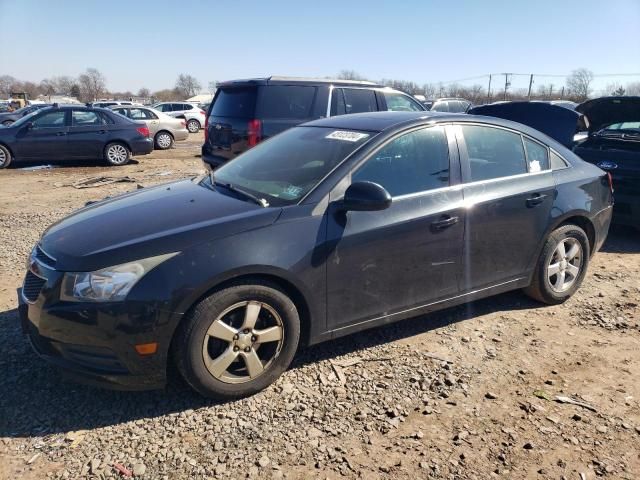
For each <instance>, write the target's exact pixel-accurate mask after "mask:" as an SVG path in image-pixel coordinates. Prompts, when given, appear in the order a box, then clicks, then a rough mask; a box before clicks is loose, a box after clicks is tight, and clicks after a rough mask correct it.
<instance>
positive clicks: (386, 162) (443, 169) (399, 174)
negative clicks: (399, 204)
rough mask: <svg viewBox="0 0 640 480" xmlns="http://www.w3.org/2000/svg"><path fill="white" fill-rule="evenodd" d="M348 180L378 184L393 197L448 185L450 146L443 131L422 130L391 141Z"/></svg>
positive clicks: (440, 128) (437, 128)
mask: <svg viewBox="0 0 640 480" xmlns="http://www.w3.org/2000/svg"><path fill="white" fill-rule="evenodd" d="M351 181H352V182H358V181H369V182H374V183H378V184H380V185H382V186H383V187H384V188H386V189H387V191H388V192H389V193H390V194H391V196H393V197H397V196H400V195H408V194H411V193H418V192H424V191H427V190H433V189H436V188H442V187H446V186H448V185H449V147H448V145H447V137H446V134H445V131H444V128H443V127H437V126H436V127H429V128H423V129H420V130H415V131H413V132H410V133H406V134H404V135H401V136H400V137H398V138H396V139H394V140H392V141H391V142H389V143H388V144H387V145H385V146H384V147H382V148H381V149H380V150H378V152H376V153H375V154H373V156H372V157H371V158H369V159H368V160H367V161H366V162H365V164H364V165H363V166H362V167H360V168H359V169H358V170H357V171H356V172H355V173H354V174H353V175H352V176H351Z"/></svg>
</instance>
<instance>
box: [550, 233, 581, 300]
mask: <svg viewBox="0 0 640 480" xmlns="http://www.w3.org/2000/svg"><path fill="white" fill-rule="evenodd" d="M581 267H582V245H580V242H579V241H578V240H577V239H575V238H573V237H567V238H564V239H562V240H561V241H560V243H558V245H557V246H556V249H555V250H554V252H553V255H551V259H550V260H549V264H548V265H547V279H548V282H549V285H550V287H551V289H552V290H553V291H555V292H558V293H562V292H566V291H567V290H569V289H570V288H571V287H572V286H573V284H574V283H575V282H576V280H577V279H578V277H579V276H580V270H581Z"/></svg>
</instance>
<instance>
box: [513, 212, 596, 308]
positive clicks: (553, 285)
mask: <svg viewBox="0 0 640 480" xmlns="http://www.w3.org/2000/svg"><path fill="white" fill-rule="evenodd" d="M589 253H590V250H589V239H588V238H587V235H586V233H584V230H582V229H581V228H580V227H578V226H577V225H564V226H562V227H560V228H558V229H556V230H554V231H553V232H551V234H550V235H549V237H548V238H547V241H546V243H545V245H544V248H543V249H542V253H541V254H540V258H539V259H538V263H537V264H536V267H535V271H534V274H533V280H532V282H531V285H529V286H528V287H527V288H525V290H524V291H525V293H526V294H527V295H529V296H530V297H532V298H534V299H536V300H538V301H540V302H543V303H547V304H550V305H555V304H559V303H562V302H564V301H565V300H567V299H568V298H569V297H571V296H572V295H573V294H574V293H575V292H576V291H577V290H578V288H579V287H580V285H581V284H582V281H583V280H584V277H585V275H586V273H587V267H588V266H589Z"/></svg>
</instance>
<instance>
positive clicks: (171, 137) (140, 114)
mask: <svg viewBox="0 0 640 480" xmlns="http://www.w3.org/2000/svg"><path fill="white" fill-rule="evenodd" d="M111 110H113V111H114V112H116V113H119V114H120V115H124V116H125V117H127V118H130V119H131V120H134V121H138V122H144V123H145V124H146V125H147V128H148V129H149V134H150V136H151V138H153V144H154V145H155V148H157V149H158V150H167V149H168V148H171V147H172V146H173V142H174V141H182V140H186V139H187V138H189V131H188V130H187V122H186V120H183V119H180V118H174V117H170V116H169V115H167V114H165V113H162V112H160V111H159V110H155V109H153V108H151V107H136V106H125V105H118V106H114V107H111Z"/></svg>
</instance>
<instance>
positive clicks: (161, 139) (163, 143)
mask: <svg viewBox="0 0 640 480" xmlns="http://www.w3.org/2000/svg"><path fill="white" fill-rule="evenodd" d="M153 143H154V145H155V147H156V148H157V149H158V150H168V149H170V148H171V147H173V135H171V134H170V133H169V132H167V131H166V130H162V131H160V132H158V133H156V136H155V137H154V139H153Z"/></svg>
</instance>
